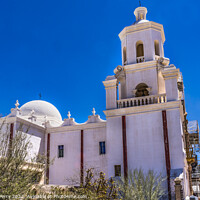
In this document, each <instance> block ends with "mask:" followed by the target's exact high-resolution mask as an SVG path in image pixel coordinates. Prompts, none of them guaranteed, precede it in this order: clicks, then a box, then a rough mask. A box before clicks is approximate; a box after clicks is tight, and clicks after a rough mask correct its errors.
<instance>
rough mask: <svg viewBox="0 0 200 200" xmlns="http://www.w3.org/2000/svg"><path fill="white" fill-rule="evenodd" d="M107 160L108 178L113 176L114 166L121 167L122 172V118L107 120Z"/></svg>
mask: <svg viewBox="0 0 200 200" xmlns="http://www.w3.org/2000/svg"><path fill="white" fill-rule="evenodd" d="M106 132H107V133H106V140H107V160H108V176H109V177H111V176H114V175H115V171H114V166H115V165H121V171H123V144H122V118H121V116H120V117H112V118H107V130H106Z"/></svg>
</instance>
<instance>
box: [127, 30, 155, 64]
mask: <svg viewBox="0 0 200 200" xmlns="http://www.w3.org/2000/svg"><path fill="white" fill-rule="evenodd" d="M126 37H127V60H128V64H134V63H137V61H136V43H137V41H140V40H141V41H142V42H143V45H144V57H145V61H150V60H153V57H154V55H153V52H154V51H153V48H154V46H153V45H152V31H151V30H144V31H139V32H135V33H134V34H129V35H127V36H126Z"/></svg>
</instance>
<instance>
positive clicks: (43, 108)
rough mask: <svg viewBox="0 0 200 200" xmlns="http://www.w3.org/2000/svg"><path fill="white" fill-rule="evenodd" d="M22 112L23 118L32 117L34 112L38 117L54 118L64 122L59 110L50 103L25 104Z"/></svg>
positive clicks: (32, 102) (34, 102) (38, 101)
mask: <svg viewBox="0 0 200 200" xmlns="http://www.w3.org/2000/svg"><path fill="white" fill-rule="evenodd" d="M20 110H21V115H22V116H27V115H30V113H31V111H32V110H34V115H36V116H47V117H53V118H56V119H57V120H59V121H62V117H61V115H60V112H59V111H58V110H57V108H56V107H55V106H54V105H52V104H51V103H48V102H46V101H41V100H35V101H30V102H28V103H25V104H24V105H23V106H22V107H21V108H20Z"/></svg>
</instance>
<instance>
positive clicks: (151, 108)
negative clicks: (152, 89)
mask: <svg viewBox="0 0 200 200" xmlns="http://www.w3.org/2000/svg"><path fill="white" fill-rule="evenodd" d="M180 106H181V101H172V102H166V103H159V104H151V105H143V106H135V107H128V108H119V109H114V110H105V111H104V113H105V115H106V117H107V118H109V117H116V116H122V115H134V114H142V113H150V112H157V111H161V110H171V109H180Z"/></svg>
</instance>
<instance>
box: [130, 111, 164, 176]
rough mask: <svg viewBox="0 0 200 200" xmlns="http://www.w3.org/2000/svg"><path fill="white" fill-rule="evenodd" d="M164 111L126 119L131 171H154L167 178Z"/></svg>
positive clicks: (131, 116)
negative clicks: (140, 169)
mask: <svg viewBox="0 0 200 200" xmlns="http://www.w3.org/2000/svg"><path fill="white" fill-rule="evenodd" d="M162 124H163V123H162V111H158V112H150V113H144V114H137V115H130V116H127V117H126V130H127V149H128V150H127V151H128V167H129V169H130V170H131V169H132V170H133V169H136V168H137V169H139V168H142V169H143V170H144V171H148V170H154V171H156V172H158V173H159V172H162V175H163V176H166V170H165V169H166V164H165V150H164V137H163V125H162Z"/></svg>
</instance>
